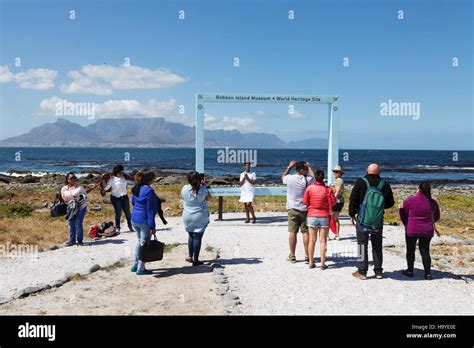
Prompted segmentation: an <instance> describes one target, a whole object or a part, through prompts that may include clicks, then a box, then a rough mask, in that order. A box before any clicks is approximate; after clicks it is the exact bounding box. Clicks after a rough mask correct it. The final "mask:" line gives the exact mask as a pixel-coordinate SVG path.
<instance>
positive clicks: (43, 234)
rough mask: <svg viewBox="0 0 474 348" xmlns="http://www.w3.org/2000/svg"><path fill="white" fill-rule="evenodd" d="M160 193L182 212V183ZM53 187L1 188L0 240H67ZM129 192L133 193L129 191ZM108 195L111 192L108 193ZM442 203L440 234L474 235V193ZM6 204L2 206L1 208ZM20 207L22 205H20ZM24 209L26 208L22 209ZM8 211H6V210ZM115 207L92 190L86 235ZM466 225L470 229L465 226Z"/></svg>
mask: <svg viewBox="0 0 474 348" xmlns="http://www.w3.org/2000/svg"><path fill="white" fill-rule="evenodd" d="M154 188H155V190H156V192H157V194H158V196H160V197H161V198H162V199H164V201H165V202H164V203H163V210H164V212H165V215H166V216H181V214H182V210H183V209H182V200H181V188H182V185H155V186H154ZM54 195H55V191H54V190H53V189H48V188H41V189H35V190H31V189H28V188H27V187H26V186H25V187H22V188H21V189H18V190H16V191H15V192H11V191H5V189H3V188H0V199H1V204H0V243H1V244H5V243H7V242H9V243H11V244H31V245H37V246H38V247H42V248H45V247H49V246H51V245H58V244H62V243H64V242H65V241H66V240H67V239H68V232H67V226H66V221H65V220H64V218H62V217H59V218H51V217H50V216H49V209H42V207H43V204H44V203H45V202H51V201H52V200H53V198H54ZM129 195H131V193H130V192H129ZM107 197H108V196H107ZM398 200H399V197H396V202H397V203H396V206H395V207H393V208H391V209H388V210H387V211H386V215H385V222H387V223H390V222H397V223H400V218H399V215H398ZM437 200H438V202H439V204H440V206H441V214H442V220H441V221H440V222H439V223H438V224H437V225H438V229H439V230H440V232H441V234H445V235H446V234H456V235H459V236H463V237H465V238H473V237H474V218H473V217H474V197H472V196H468V195H461V194H446V195H440V196H439V197H437ZM285 202H286V197H257V198H256V201H255V203H254V208H255V211H256V212H266V211H285V210H286V208H285ZM345 202H346V204H345V208H344V210H343V212H342V213H343V214H347V206H348V202H349V192H347V191H346V192H345ZM5 205H6V206H7V208H8V207H10V206H12V205H16V206H18V205H20V206H27V207H31V208H33V209H34V211H33V212H32V213H31V215H30V216H25V217H19V216H5V215H2V211H3V212H5V211H8V210H5ZM2 206H3V208H2ZM95 206H100V208H101V210H100V211H93V209H92V208H93V207H95ZM217 209H218V200H217V198H214V199H213V200H211V202H209V210H210V212H211V213H216V212H217ZM20 210H21V209H20ZM21 211H23V210H21ZM224 212H242V213H244V206H243V204H242V203H239V202H238V197H226V198H225V199H224ZM3 214H5V213H3ZM113 216H114V214H113V208H112V205H111V204H110V203H109V201H108V198H107V203H103V202H102V197H101V196H100V194H99V192H98V191H92V192H91V193H90V194H89V211H88V213H87V214H86V217H85V220H84V235H85V236H87V232H88V231H89V227H90V226H92V225H95V224H100V223H102V222H104V221H113ZM466 228H467V229H466Z"/></svg>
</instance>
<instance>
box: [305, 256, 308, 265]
mask: <svg viewBox="0 0 474 348" xmlns="http://www.w3.org/2000/svg"><path fill="white" fill-rule="evenodd" d="M304 263H306V264H307V265H308V264H309V257H308V256H305V258H304Z"/></svg>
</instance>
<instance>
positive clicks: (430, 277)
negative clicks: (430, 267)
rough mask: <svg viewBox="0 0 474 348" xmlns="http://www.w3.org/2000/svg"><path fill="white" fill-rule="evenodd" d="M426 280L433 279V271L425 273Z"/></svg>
mask: <svg viewBox="0 0 474 348" xmlns="http://www.w3.org/2000/svg"><path fill="white" fill-rule="evenodd" d="M425 279H426V280H433V275H432V274H431V273H428V274H425Z"/></svg>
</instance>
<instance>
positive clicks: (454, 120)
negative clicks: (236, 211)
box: [0, 0, 474, 150]
mask: <svg viewBox="0 0 474 348" xmlns="http://www.w3.org/2000/svg"><path fill="white" fill-rule="evenodd" d="M0 3H1V58H0V67H1V70H0V89H1V90H0V92H1V95H0V96H1V107H0V113H1V132H0V139H4V138H7V137H11V136H15V135H18V134H21V133H24V132H27V131H29V130H30V129H31V128H32V127H35V126H38V125H41V124H44V123H47V122H53V121H55V120H56V119H57V116H56V115H55V112H54V107H53V106H54V105H56V104H55V103H57V101H61V100H67V101H69V102H90V103H97V104H98V105H100V107H98V110H99V111H100V115H98V116H103V117H124V116H127V115H128V116H143V117H153V116H164V117H165V118H167V119H168V120H169V121H176V122H182V123H186V124H189V125H192V124H193V122H194V98H195V94H196V93H198V92H221V93H234V92H235V93H282V94H305V95H310V94H314V95H338V96H339V97H340V144H341V147H342V148H378V149H384V148H385V149H453V150H463V149H468V150H472V149H473V130H474V126H473V115H474V114H473V104H472V99H473V86H472V83H473V70H472V65H473V56H472V36H473V30H472V22H473V5H472V2H471V1H469V0H450V1H436V0H435V1H427V0H426V1H425V0H410V1H379V0H370V1H369V0H367V1H364V0H361V1H348V0H345V1H335V0H334V1H329V0H327V1H320V0H312V1H302V0H291V1H264V0H252V1H246V0H242V1H214V0H213V1H210V0H201V1H140V0H138V1H131V0H127V1H67V0H66V1H64V0H62V1H50V0H44V1H25V0H19V1H13V0H0ZM70 10H74V11H75V15H76V18H75V19H74V20H71V19H70V18H69V15H70V12H69V11H70ZM180 10H184V11H185V19H184V20H181V19H179V17H178V15H179V11H180ZM290 10H293V11H294V19H293V20H290V19H288V11H290ZM399 10H402V11H403V19H402V20H400V19H399V18H398V16H399V12H398V11H399ZM16 57H20V58H21V66H20V67H17V66H15V58H16ZM125 57H129V58H130V65H131V66H132V67H131V68H133V70H131V69H126V68H124V66H123V64H124V59H125ZM234 57H238V58H239V60H240V66H239V67H234ZM344 57H347V58H349V66H348V67H344V66H343V59H344ZM453 57H457V59H458V62H459V65H458V66H457V67H453V65H452V62H453ZM137 76H138V77H137ZM132 80H133V81H132ZM388 100H392V101H394V102H413V103H419V104H418V105H419V106H420V115H419V119H417V120H414V119H413V117H406V116H405V117H402V116H392V117H384V116H381V114H380V110H381V107H380V104H381V103H384V102H387V101H388ZM181 105H182V106H184V113H180V112H179V110H180V106H181ZM295 108H296V110H297V112H296V113H295V114H292V115H290V114H288V107H287V106H286V105H269V104H214V105H212V106H211V107H209V108H207V109H206V112H207V114H208V119H207V122H206V127H207V128H208V129H218V128H225V129H234V128H235V129H239V130H241V131H244V132H250V131H265V132H271V133H275V134H277V135H278V136H280V137H281V138H282V139H284V140H301V139H306V138H311V137H326V131H327V116H326V113H327V109H326V107H325V106H319V105H316V106H314V105H313V106H298V105H296V106H295ZM181 111H182V110H181ZM130 113H132V114H133V115H131V114H130ZM66 118H68V119H70V120H72V121H74V122H78V123H80V124H83V125H85V124H88V123H90V122H93V120H89V119H88V118H87V117H84V116H71V117H66Z"/></svg>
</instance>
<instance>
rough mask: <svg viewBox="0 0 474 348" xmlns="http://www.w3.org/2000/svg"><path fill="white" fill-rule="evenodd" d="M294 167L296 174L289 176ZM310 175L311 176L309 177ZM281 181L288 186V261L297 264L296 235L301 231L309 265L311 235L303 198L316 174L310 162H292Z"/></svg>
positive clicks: (306, 260) (306, 261)
mask: <svg viewBox="0 0 474 348" xmlns="http://www.w3.org/2000/svg"><path fill="white" fill-rule="evenodd" d="M293 167H294V168H295V169H296V174H289V173H290V171H291V169H292V168H293ZM308 173H309V174H310V176H308ZM281 179H282V181H283V183H284V184H285V185H287V194H286V208H287V209H288V232H290V236H289V244H290V255H289V256H288V261H290V262H292V263H295V262H296V257H295V251H296V241H297V238H296V235H297V233H298V231H299V230H301V233H302V234H303V245H304V252H305V263H309V258H308V242H309V235H308V226H307V224H306V215H307V213H308V208H307V207H306V205H304V204H303V197H304V192H305V191H306V187H308V185H310V184H312V183H313V182H314V172H313V170H312V169H311V166H310V165H309V163H308V162H304V161H298V162H296V161H291V162H290V164H289V165H288V167H287V168H286V169H285V171H284V172H283V175H282V177H281Z"/></svg>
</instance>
